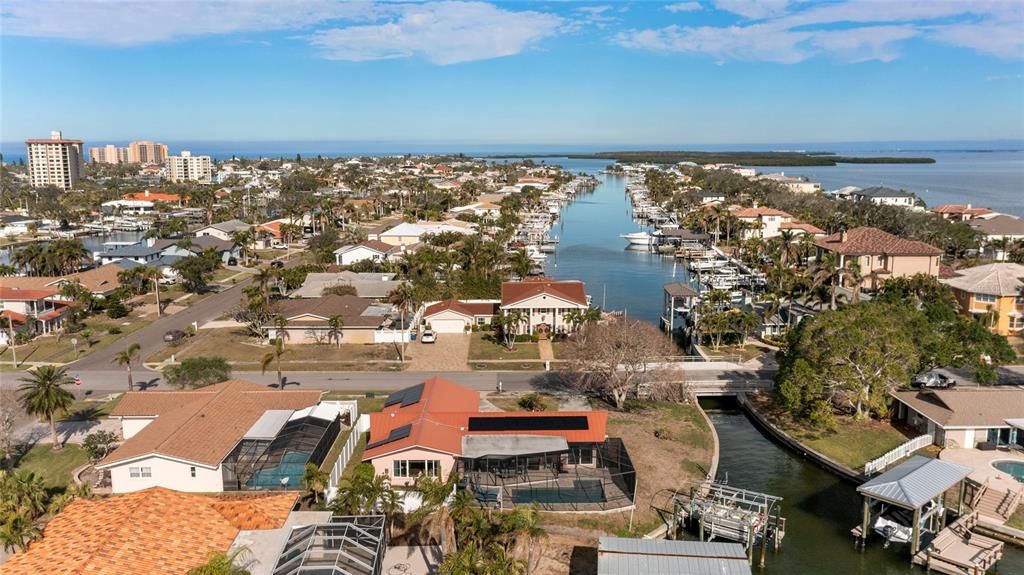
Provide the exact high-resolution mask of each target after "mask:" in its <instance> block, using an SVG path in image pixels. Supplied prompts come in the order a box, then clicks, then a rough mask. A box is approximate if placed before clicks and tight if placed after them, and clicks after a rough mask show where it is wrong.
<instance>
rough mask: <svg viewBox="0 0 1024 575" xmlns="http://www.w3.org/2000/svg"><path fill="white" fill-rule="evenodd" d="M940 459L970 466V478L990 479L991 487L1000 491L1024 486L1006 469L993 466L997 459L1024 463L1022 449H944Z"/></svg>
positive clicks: (979, 480)
mask: <svg viewBox="0 0 1024 575" xmlns="http://www.w3.org/2000/svg"><path fill="white" fill-rule="evenodd" d="M939 459H941V460H943V461H949V462H950V463H959V464H960V465H965V466H967V467H970V468H971V469H972V470H973V471H971V474H970V476H969V477H970V478H971V479H972V480H974V481H977V482H978V483H985V482H986V481H988V485H989V488H993V489H997V490H999V491H1017V490H1019V489H1021V488H1024V484H1022V483H1021V482H1019V481H1017V480H1016V479H1014V478H1013V476H1012V475H1010V474H1009V473H1006V472H1004V471H999V470H998V469H996V468H995V467H993V466H992V463H993V462H995V461H1006V460H1010V461H1019V462H1020V463H1022V464H1024V453H1021V452H1020V451H1003V450H998V449H997V450H994V451H981V450H980V449H943V450H942V452H941V453H939Z"/></svg>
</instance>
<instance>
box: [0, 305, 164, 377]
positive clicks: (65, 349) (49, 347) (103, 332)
mask: <svg viewBox="0 0 1024 575" xmlns="http://www.w3.org/2000/svg"><path fill="white" fill-rule="evenodd" d="M153 319H155V318H152V317H146V318H140V317H139V316H138V315H137V312H132V313H131V314H129V315H127V316H126V317H122V318H119V319H110V318H109V317H107V316H106V315H103V314H100V315H96V316H93V317H90V318H87V319H85V320H83V321H82V323H83V324H85V329H87V330H89V332H90V334H89V338H88V339H89V342H92V345H89V342H87V341H86V337H85V334H84V333H83V332H84V331H85V330H83V332H78V333H73V334H61V335H55V336H45V337H37V338H36V339H34V340H32V341H30V342H28V343H27V344H25V345H20V346H18V348H17V350H16V351H17V355H18V363H19V365H20V364H21V363H22V362H26V361H30V362H34V361H38V362H49V363H66V362H69V361H73V360H75V359H78V358H80V357H84V356H86V355H89V354H90V353H92V352H93V351H94V350H97V349H99V348H101V347H104V346H107V345H110V344H111V343H113V342H115V341H117V340H119V339H121V338H122V337H124V336H126V335H128V334H130V333H132V332H135V331H138V330H140V329H142V328H144V327H146V326H147V325H149V323H150V321H152V320H153ZM111 329H114V331H118V330H120V332H121V333H113V334H112V333H110V330H111ZM72 339H76V340H78V346H77V350H78V352H77V354H76V353H75V349H76V348H75V346H74V345H72V344H71V340H72ZM0 361H5V362H10V361H11V350H10V349H9V348H5V349H4V350H3V351H2V352H0ZM112 369H113V368H112Z"/></svg>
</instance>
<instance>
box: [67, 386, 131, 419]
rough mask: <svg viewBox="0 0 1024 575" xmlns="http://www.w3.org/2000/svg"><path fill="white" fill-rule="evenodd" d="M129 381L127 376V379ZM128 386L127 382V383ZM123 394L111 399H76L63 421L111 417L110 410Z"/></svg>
mask: <svg viewBox="0 0 1024 575" xmlns="http://www.w3.org/2000/svg"><path fill="white" fill-rule="evenodd" d="M125 381H126V382H127V381H128V380H127V378H126V379H125ZM125 385H126V386H127V383H126V384H125ZM121 397H122V396H121V395H120V394H117V395H116V396H114V397H112V398H110V399H102V400H98V399H84V400H78V401H75V402H74V403H73V404H71V408H70V409H68V411H67V413H65V414H64V417H62V418H61V419H60V420H61V421H97V420H100V419H103V418H104V417H109V416H110V412H111V411H113V410H114V408H115V407H117V404H118V402H120V401H121Z"/></svg>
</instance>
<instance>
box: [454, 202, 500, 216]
mask: <svg viewBox="0 0 1024 575" xmlns="http://www.w3.org/2000/svg"><path fill="white" fill-rule="evenodd" d="M451 212H452V213H453V214H472V215H474V216H481V217H490V218H496V217H498V214H499V213H500V212H501V206H499V205H498V204H494V203H491V202H474V203H472V204H468V205H465V206H459V207H457V208H452V210H451Z"/></svg>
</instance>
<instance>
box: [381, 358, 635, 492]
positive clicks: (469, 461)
mask: <svg viewBox="0 0 1024 575" xmlns="http://www.w3.org/2000/svg"><path fill="white" fill-rule="evenodd" d="M607 420H608V413H607V412H606V411H603V410H593V411H583V412H572V411H558V412H504V411H498V412H482V411H480V393H479V392H477V391H475V390H472V389H468V388H465V387H462V386H461V385H458V384H456V383H453V382H451V381H448V380H446V379H444V378H440V377H432V378H430V379H428V380H426V381H424V382H423V383H419V384H417V385H414V386H412V387H409V388H406V389H403V390H400V391H396V392H394V393H392V394H391V395H389V396H388V398H387V400H386V401H385V402H384V409H383V411H381V412H378V413H371V414H370V438H369V443H367V445H366V451H365V452H363V461H366V462H369V463H371V464H372V465H373V467H374V469H375V470H376V472H377V474H378V475H387V476H388V477H390V479H391V483H392V484H393V485H398V486H409V485H412V484H413V483H414V482H415V480H416V477H418V476H419V475H432V476H436V477H439V478H440V479H442V480H443V479H445V478H446V477H448V475H449V474H450V473H452V472H453V471H456V472H459V474H460V475H461V476H462V477H463V482H464V483H463V487H464V488H465V489H469V490H470V491H472V492H473V494H474V496H475V497H476V498H477V500H478V501H479V502H481V503H482V504H493V505H495V506H497V507H505V506H512V505H519V504H529V503H531V502H533V501H534V500H535V499H536V500H537V502H538V503H540V504H541V505H542V506H544V507H545V508H546V509H549V508H551V507H549V506H550V505H551V504H557V503H559V502H560V501H559V500H558V498H553V497H552V495H556V494H563V493H562V492H564V495H565V497H566V498H572V501H573V502H574V503H577V504H581V505H582V504H587V505H594V506H597V507H598V508H608V507H610V506H616V507H621V506H624V505H630V504H631V502H632V493H633V489H634V487H635V484H634V475H633V474H634V472H633V469H632V465H631V463H630V462H629V458H628V454H626V452H625V448H624V447H623V446H622V442H621V441H620V440H616V439H609V438H608V437H607V435H606V427H607ZM541 482H543V483H542V484H541ZM529 484H536V485H533V486H531V485H529ZM540 487H544V489H540ZM554 492H558V493H554ZM602 506H603V507H602Z"/></svg>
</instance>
